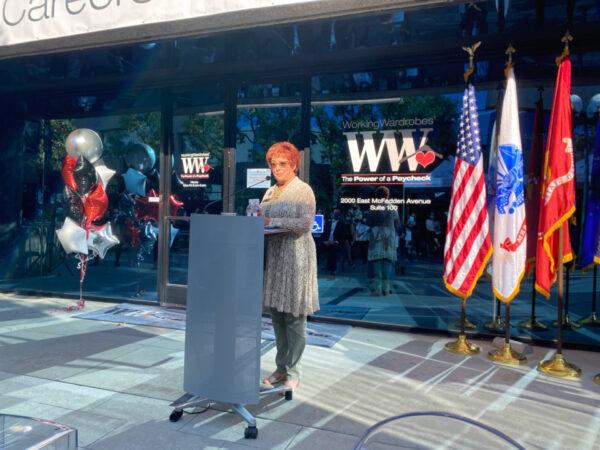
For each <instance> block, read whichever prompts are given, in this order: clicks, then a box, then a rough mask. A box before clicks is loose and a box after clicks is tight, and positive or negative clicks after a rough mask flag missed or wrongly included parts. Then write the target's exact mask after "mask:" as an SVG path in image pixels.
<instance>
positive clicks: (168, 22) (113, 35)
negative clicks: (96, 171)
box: [0, 0, 455, 57]
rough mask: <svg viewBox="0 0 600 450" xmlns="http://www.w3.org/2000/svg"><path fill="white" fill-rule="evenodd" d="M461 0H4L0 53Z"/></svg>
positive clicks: (85, 45) (55, 49)
mask: <svg viewBox="0 0 600 450" xmlns="http://www.w3.org/2000/svg"><path fill="white" fill-rule="evenodd" d="M454 1H455V0H445V1H444V0H0V6H1V8H2V14H1V15H0V57H8V56H17V55H31V54H38V53H50V52H58V51H67V50H73V49H80V48H90V47H98V46H107V45H116V44H126V43H132V42H140V41H151V40H160V39H166V38H173V37H179V36H189V35H207V34H212V33H216V32H221V31H226V30H234V29H244V28H251V27H257V26H265V25H275V24H283V23H288V22H296V21H304V20H314V19H322V18H328V17H342V16H348V15H353V14H361V13H369V12H379V11H386V10H390V9H403V8H414V7H416V6H423V5H432V4H448V3H452V2H454Z"/></svg>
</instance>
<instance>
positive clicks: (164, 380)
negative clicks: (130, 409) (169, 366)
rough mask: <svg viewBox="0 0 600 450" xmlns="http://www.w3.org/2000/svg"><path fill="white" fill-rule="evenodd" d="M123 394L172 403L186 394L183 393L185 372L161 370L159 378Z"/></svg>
mask: <svg viewBox="0 0 600 450" xmlns="http://www.w3.org/2000/svg"><path fill="white" fill-rule="evenodd" d="M123 392H125V393H127V394H133V395H141V396H144V397H152V398H156V399H161V400H168V401H170V402H172V401H174V400H176V399H178V398H179V397H181V396H182V395H184V394H185V392H184V391H183V370H181V369H175V370H161V371H160V373H159V374H158V375H157V376H155V377H153V378H151V379H150V380H148V381H144V382H142V383H139V384H136V385H134V386H131V387H128V388H127V389H125V390H123Z"/></svg>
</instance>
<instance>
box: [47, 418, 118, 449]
mask: <svg viewBox="0 0 600 450" xmlns="http://www.w3.org/2000/svg"><path fill="white" fill-rule="evenodd" d="M56 421H57V422H59V423H62V424H63V425H68V426H70V427H73V428H75V429H77V435H78V438H79V445H82V446H84V447H87V446H89V444H91V443H92V442H95V441H97V440H98V439H100V438H101V437H102V436H105V435H106V434H108V433H109V432H110V431H112V430H114V429H116V428H118V427H119V426H121V425H122V424H123V421H122V420H120V419H115V418H113V417H110V416H104V415H102V414H95V413H91V412H88V411H72V412H69V413H67V414H64V415H62V416H60V417H57V419H56Z"/></svg>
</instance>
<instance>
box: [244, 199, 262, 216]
mask: <svg viewBox="0 0 600 450" xmlns="http://www.w3.org/2000/svg"><path fill="white" fill-rule="evenodd" d="M259 212H260V200H259V199H257V198H251V199H248V206H247V207H246V215H247V216H254V217H256V216H258V215H259Z"/></svg>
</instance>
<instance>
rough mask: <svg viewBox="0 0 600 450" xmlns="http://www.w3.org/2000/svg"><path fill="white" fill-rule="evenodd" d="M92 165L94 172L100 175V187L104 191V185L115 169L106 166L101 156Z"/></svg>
mask: <svg viewBox="0 0 600 450" xmlns="http://www.w3.org/2000/svg"><path fill="white" fill-rule="evenodd" d="M94 167H95V168H96V173H97V174H98V175H99V176H100V180H101V182H102V187H103V188H104V190H105V191H106V185H107V184H108V182H109V181H110V179H111V178H112V177H113V175H114V174H115V171H114V170H112V169H109V168H108V167H106V164H104V161H103V160H102V158H100V159H99V160H98V161H96V162H95V163H94Z"/></svg>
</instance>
